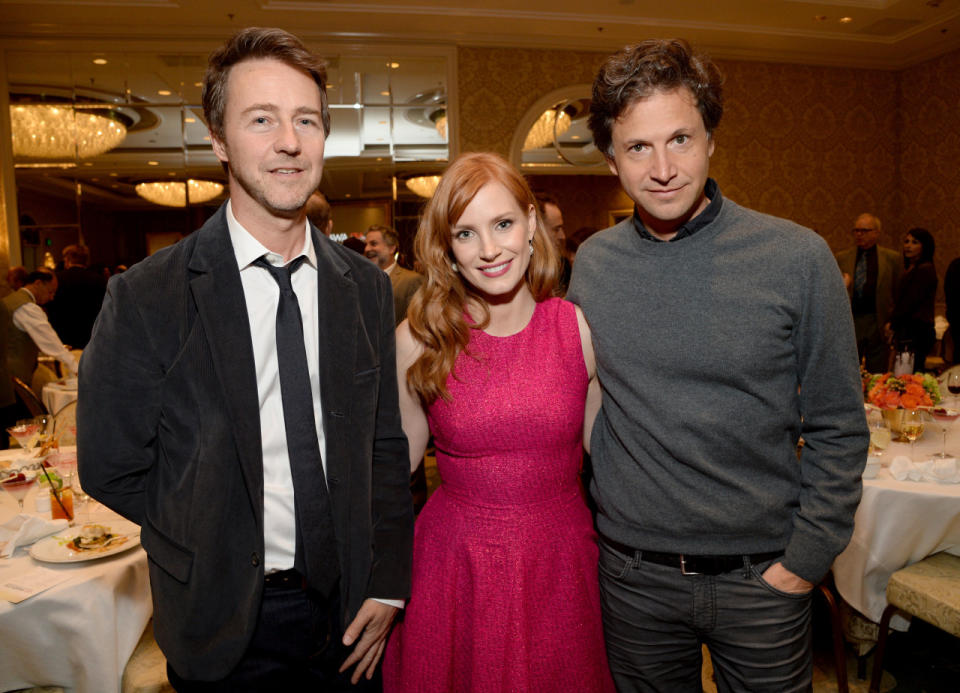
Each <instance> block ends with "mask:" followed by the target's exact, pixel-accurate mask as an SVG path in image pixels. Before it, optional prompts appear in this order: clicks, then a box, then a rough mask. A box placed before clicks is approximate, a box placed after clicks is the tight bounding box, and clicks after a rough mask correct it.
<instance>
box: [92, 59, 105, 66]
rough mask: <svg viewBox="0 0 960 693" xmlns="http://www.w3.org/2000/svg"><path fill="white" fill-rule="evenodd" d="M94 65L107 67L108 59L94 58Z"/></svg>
mask: <svg viewBox="0 0 960 693" xmlns="http://www.w3.org/2000/svg"><path fill="white" fill-rule="evenodd" d="M93 64H94V65H106V64H107V59H106V58H94V59H93Z"/></svg>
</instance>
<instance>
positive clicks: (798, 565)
mask: <svg viewBox="0 0 960 693" xmlns="http://www.w3.org/2000/svg"><path fill="white" fill-rule="evenodd" d="M829 543H830V542H828V541H826V540H825V538H824V537H823V536H820V537H814V536H810V535H807V534H803V533H802V532H798V531H797V530H796V529H794V533H793V536H792V537H790V543H789V544H787V550H786V551H785V552H784V557H783V567H784V568H786V569H787V570H789V571H790V572H791V573H793V574H794V575H798V576H799V577H802V578H803V579H804V580H806V581H807V582H811V583H813V584H814V585H816V584H817V583H819V582H820V581H821V580H822V579H823V576H824V575H826V574H827V572H828V571H829V570H830V566H831V565H833V559H834V558H836V557H837V554H838V553H840V551H842V550H843V547H840V549H838V550H837V551H829Z"/></svg>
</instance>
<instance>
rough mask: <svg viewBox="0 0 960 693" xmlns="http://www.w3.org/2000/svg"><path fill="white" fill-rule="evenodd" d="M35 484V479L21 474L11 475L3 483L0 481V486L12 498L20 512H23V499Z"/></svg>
mask: <svg viewBox="0 0 960 693" xmlns="http://www.w3.org/2000/svg"><path fill="white" fill-rule="evenodd" d="M36 482H37V479H36V477H33V476H27V475H26V474H24V473H23V472H20V473H19V474H13V475H11V476H8V477H7V478H6V479H4V480H3V481H0V486H2V487H3V490H4V491H6V492H7V493H9V494H10V495H11V496H13V498H14V500H16V501H17V504H18V505H19V506H20V512H23V499H24V498H26V497H27V493H28V492H29V491H30V489H31V488H33V485H34V484H35V483H36Z"/></svg>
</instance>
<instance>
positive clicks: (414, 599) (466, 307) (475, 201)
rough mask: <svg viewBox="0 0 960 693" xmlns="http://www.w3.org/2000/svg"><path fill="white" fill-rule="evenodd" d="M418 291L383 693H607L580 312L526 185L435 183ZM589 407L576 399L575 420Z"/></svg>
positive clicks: (483, 172)
mask: <svg viewBox="0 0 960 693" xmlns="http://www.w3.org/2000/svg"><path fill="white" fill-rule="evenodd" d="M414 247H415V253H416V255H417V258H418V260H419V261H420V262H421V264H422V266H423V268H424V270H425V274H426V281H425V283H424V285H423V287H422V288H421V290H420V292H419V293H418V294H417V296H416V297H415V298H414V299H413V302H412V303H411V305H410V310H409V312H408V320H407V321H405V322H404V323H402V324H401V325H400V327H399V328H398V329H397V364H398V373H399V378H400V409H401V414H402V416H403V429H404V432H405V433H406V434H407V437H408V439H409V441H410V457H411V465H412V467H414V468H415V467H416V466H417V465H418V464H419V463H420V460H421V457H422V456H423V451H424V447H425V446H426V443H427V439H428V437H429V435H430V433H431V432H432V433H433V436H434V440H435V443H436V448H437V465H438V468H439V472H440V476H441V478H442V484H441V486H440V488H439V489H438V490H437V491H436V492H435V493H434V494H433V496H432V497H431V498H430V500H429V501H428V502H427V504H426V506H425V507H424V509H423V511H422V512H421V513H420V516H419V517H418V519H417V523H416V530H415V532H416V533H415V539H414V555H413V594H412V596H411V598H410V601H409V603H408V604H407V607H406V609H405V613H404V620H403V622H402V623H401V624H399V625H398V627H397V628H396V629H395V630H394V633H393V635H392V637H391V641H390V643H389V645H388V648H387V655H386V660H385V662H384V689H385V690H386V691H417V692H421V691H460V690H477V691H530V692H534V691H550V690H571V691H610V690H613V684H612V682H611V679H610V674H609V671H608V668H607V661H606V655H605V653H604V647H603V631H602V626H601V623H600V597H599V589H598V586H597V546H596V539H595V535H594V532H593V526H592V522H591V518H590V514H589V512H588V510H587V508H586V505H585V504H584V500H583V496H582V494H581V492H580V489H579V486H578V482H577V472H578V469H579V464H580V459H581V447H582V444H583V442H584V430H585V429H584V425H583V422H584V417H585V412H586V418H587V421H588V426H587V428H586V431H587V432H589V424H590V423H592V421H593V417H594V415H595V414H596V410H597V407H598V406H599V390H598V389H597V386H596V365H595V362H594V357H593V349H592V346H591V343H590V334H589V330H588V328H587V325H586V322H585V321H584V319H583V316H582V314H581V313H580V309H579V308H577V307H575V306H574V305H573V304H571V303H567V302H566V301H563V300H561V299H558V298H548V297H549V296H550V294H551V291H552V290H553V287H554V284H555V282H556V278H557V273H558V268H559V262H558V258H557V254H556V253H557V251H556V246H555V243H554V242H553V240H552V239H551V238H549V237H548V236H547V234H546V231H545V229H544V227H543V223H542V221H541V220H540V217H539V215H538V214H537V211H536V207H535V201H534V197H533V195H532V194H531V192H530V189H529V187H528V186H527V184H526V181H524V179H523V178H522V176H520V175H519V174H518V173H517V172H516V171H515V170H514V169H513V168H512V167H511V166H510V165H509V164H508V163H507V162H506V161H504V160H503V159H501V158H500V157H498V156H496V155H493V154H476V153H474V154H466V155H463V156H461V157H459V158H458V159H456V160H455V161H454V162H453V164H451V165H450V167H449V168H448V169H447V171H446V173H445V174H444V176H443V179H442V180H441V182H440V185H439V186H438V188H437V191H436V193H435V194H434V196H433V198H432V199H431V201H430V202H429V203H428V205H427V207H426V210H425V212H424V216H423V219H422V221H421V224H420V229H419V232H418V234H417V238H416V241H415V243H414ZM588 390H589V391H590V393H591V397H590V398H589V402H590V404H589V405H588V404H587V402H588V396H587V394H588Z"/></svg>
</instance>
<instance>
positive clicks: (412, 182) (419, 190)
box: [406, 176, 440, 199]
mask: <svg viewBox="0 0 960 693" xmlns="http://www.w3.org/2000/svg"><path fill="white" fill-rule="evenodd" d="M406 182H407V187H408V188H410V190H412V191H413V192H415V193H416V194H417V195H419V196H420V197H425V198H427V199H430V198H431V197H433V192H434V191H435V190H436V189H437V186H438V185H440V176H417V177H416V178H408V179H407V181H406Z"/></svg>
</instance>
